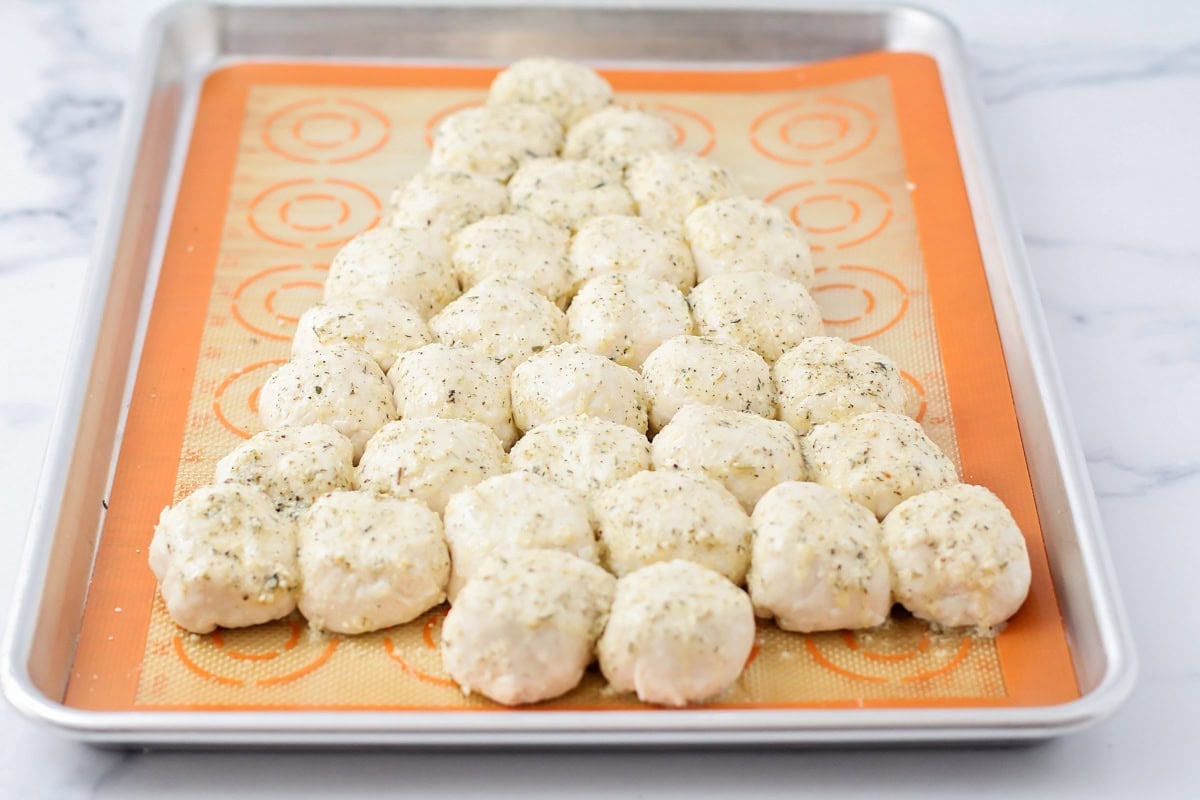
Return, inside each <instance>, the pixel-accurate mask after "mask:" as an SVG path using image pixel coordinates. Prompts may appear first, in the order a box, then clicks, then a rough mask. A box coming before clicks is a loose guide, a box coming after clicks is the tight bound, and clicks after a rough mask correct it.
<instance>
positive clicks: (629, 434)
mask: <svg viewBox="0 0 1200 800" xmlns="http://www.w3.org/2000/svg"><path fill="white" fill-rule="evenodd" d="M509 464H510V466H511V467H512V469H513V470H524V471H526V472H532V473H534V474H535V475H541V476H543V477H546V478H549V479H550V480H552V481H554V482H555V483H557V484H558V485H559V486H562V487H565V488H567V489H571V490H573V491H576V492H579V493H580V494H583V495H589V494H591V493H592V492H593V491H595V490H597V489H601V488H603V487H605V486H608V485H610V484H612V483H615V482H616V481H619V480H621V479H622V478H627V477H629V476H630V475H634V474H636V473H638V472H641V471H642V470H647V469H650V442H648V441H646V437H645V436H644V435H642V434H641V433H639V432H637V431H635V430H634V429H633V428H629V427H626V426H625V425H618V424H617V423H615V422H610V421H609V420H606V419H600V418H598V417H589V416H586V415H583V414H581V415H579V416H577V417H566V418H563V419H556V420H554V421H553V422H547V423H546V424H545V425H538V426H537V427H536V428H533V429H531V430H530V431H529V432H528V433H526V434H525V435H524V436H523V437H521V440H520V441H518V442H517V443H516V444H515V445H513V449H512V452H511V453H509Z"/></svg>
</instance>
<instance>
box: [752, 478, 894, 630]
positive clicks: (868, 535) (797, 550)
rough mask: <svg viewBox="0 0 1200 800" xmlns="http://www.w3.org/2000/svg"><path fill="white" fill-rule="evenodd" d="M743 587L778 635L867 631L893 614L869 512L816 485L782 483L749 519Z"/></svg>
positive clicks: (875, 525)
mask: <svg viewBox="0 0 1200 800" xmlns="http://www.w3.org/2000/svg"><path fill="white" fill-rule="evenodd" d="M751 522H752V524H753V527H754V546H753V549H752V551H751V556H750V574H749V575H748V576H747V578H746V584H747V586H748V587H749V589H750V599H751V600H753V601H754V609H755V612H756V613H758V614H759V616H763V617H774V618H775V621H776V622H777V623H778V624H779V627H781V628H783V629H784V630H785V631H799V632H801V633H810V632H812V631H835V630H838V629H841V628H870V627H873V626H875V625H880V624H882V623H883V621H884V620H886V619H887V616H888V612H890V611H891V609H892V593H891V577H890V575H889V573H888V561H887V557H886V556H885V554H884V550H883V543H882V541H881V539H880V534H879V523H878V522H877V521H876V520H875V515H874V514H872V513H871V512H870V511H869V510H868V509H866V508H864V507H863V506H860V505H859V504H858V503H855V502H853V501H851V500H847V499H846V498H844V497H842V496H841V495H840V494H838V493H837V492H835V491H834V490H832V489H829V488H827V487H824V486H821V485H819V484H816V483H797V482H789V483H781V484H779V485H778V486H776V487H775V488H774V489H772V490H771V491H769V492H767V493H766V494H765V495H763V497H762V499H761V500H759V501H758V505H757V506H756V507H755V508H754V514H753V516H752V517H751Z"/></svg>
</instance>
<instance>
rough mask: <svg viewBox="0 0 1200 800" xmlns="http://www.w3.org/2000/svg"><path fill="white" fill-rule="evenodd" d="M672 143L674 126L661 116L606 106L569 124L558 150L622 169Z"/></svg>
mask: <svg viewBox="0 0 1200 800" xmlns="http://www.w3.org/2000/svg"><path fill="white" fill-rule="evenodd" d="M674 147H675V129H674V128H673V127H671V123H669V122H667V121H666V120H665V119H663V118H662V117H658V116H655V115H654V114H649V113H647V112H645V111H638V110H636V109H632V108H621V107H620V106H608V107H606V108H603V109H601V110H599V111H597V112H596V113H595V114H592V115H590V116H588V117H584V118H583V119H581V120H579V122H577V123H575V124H574V125H572V126H571V129H570V130H568V131H567V138H566V141H565V142H564V144H563V152H562V154H563V158H586V159H590V160H592V161H595V162H597V163H599V164H604V165H606V166H610V167H616V168H618V169H624V168H625V167H626V166H628V165H629V164H630V162H632V161H634V160H636V159H637V158H638V157H639V156H642V155H645V154H646V153H652V152H655V151H658V150H671V149H672V148H674Z"/></svg>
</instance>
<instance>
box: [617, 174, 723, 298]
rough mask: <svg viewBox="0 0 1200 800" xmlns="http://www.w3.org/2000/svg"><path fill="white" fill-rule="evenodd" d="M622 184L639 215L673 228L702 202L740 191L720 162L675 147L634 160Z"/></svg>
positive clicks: (681, 223) (701, 204) (681, 222)
mask: <svg viewBox="0 0 1200 800" xmlns="http://www.w3.org/2000/svg"><path fill="white" fill-rule="evenodd" d="M625 185H626V186H627V187H628V188H629V193H630V194H631V195H633V200H634V202H635V203H637V210H638V214H639V215H641V216H643V217H646V218H647V219H652V220H657V221H658V222H660V223H663V224H665V225H670V226H672V227H679V226H681V225H683V221H684V220H685V219H687V217H688V215H689V214H691V213H692V212H693V211H695V210H696V209H697V208H700V207H701V206H703V205H704V204H705V203H711V202H713V201H714V200H720V199H722V198H725V197H732V196H734V195H738V194H741V189H740V188H738V185H737V181H735V180H734V179H733V176H731V175H730V174H729V173H728V172H727V171H726V170H725V168H724V167H722V166H721V165H720V164H718V163H716V162H715V161H709V160H707V159H704V158H700V157H699V156H694V155H691V154H690V153H683V152H680V151H678V150H672V151H669V152H660V153H647V154H646V155H644V156H642V157H641V158H639V159H637V160H636V161H634V162H633V163H632V164H630V165H629V169H628V170H626V172H625ZM701 277H707V275H701Z"/></svg>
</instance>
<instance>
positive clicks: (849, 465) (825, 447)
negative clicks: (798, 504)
mask: <svg viewBox="0 0 1200 800" xmlns="http://www.w3.org/2000/svg"><path fill="white" fill-rule="evenodd" d="M801 450H802V452H803V453H804V465H805V467H806V468H807V470H808V478H809V480H811V481H815V482H816V483H820V484H822V485H824V486H828V487H829V488H831V489H836V490H837V491H839V492H841V493H842V494H843V495H845V496H846V497H849V498H850V499H851V500H853V501H855V502H856V503H861V504H863V505H864V506H866V507H867V508H869V509H871V511H872V512H874V514H875V516H877V517H879V518H880V519H882V518H883V517H884V516H885V515H886V514H887V513H888V512H889V511H891V510H892V508H893V507H895V506H896V504H897V503H900V502H901V501H903V500H906V499H907V498H909V497H912V496H913V495H915V494H921V493H922V492H928V491H931V490H933V489H940V488H942V487H943V486H949V485H950V484H953V483H957V482H958V475H957V474H956V473H955V470H954V464H953V463H951V461H950V459H949V458H947V457H946V455H945V454H944V453H943V452H942V451H941V450H939V449H938V446H937V445H936V444H934V443H933V441H932V440H931V439H930V438H929V437H928V436H926V435H925V431H923V430H921V426H920V425H919V424H917V423H916V422H915V421H913V420H912V419H909V418H908V417H905V416H902V415H900V414H889V413H887V412H886V411H872V412H871V413H869V414H862V415H860V416H857V417H854V418H853V419H850V420H847V421H846V422H829V423H826V424H824V425H818V426H816V427H815V428H813V429H812V432H811V433H809V434H808V436H806V437H805V438H804V439H803V441H802V442H801Z"/></svg>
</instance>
